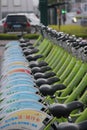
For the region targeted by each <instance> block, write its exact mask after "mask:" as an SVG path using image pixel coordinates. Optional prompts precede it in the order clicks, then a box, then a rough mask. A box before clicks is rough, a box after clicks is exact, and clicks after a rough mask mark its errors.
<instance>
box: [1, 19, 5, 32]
mask: <svg viewBox="0 0 87 130" xmlns="http://www.w3.org/2000/svg"><path fill="white" fill-rule="evenodd" d="M5 20H6V18H3V19H1V20H0V33H2V32H3V24H4V22H5Z"/></svg>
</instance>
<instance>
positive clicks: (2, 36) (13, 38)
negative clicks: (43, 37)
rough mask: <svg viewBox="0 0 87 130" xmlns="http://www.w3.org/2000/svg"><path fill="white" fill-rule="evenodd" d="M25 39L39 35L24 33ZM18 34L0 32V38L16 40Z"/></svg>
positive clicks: (35, 37)
mask: <svg viewBox="0 0 87 130" xmlns="http://www.w3.org/2000/svg"><path fill="white" fill-rule="evenodd" d="M23 37H24V38H27V39H37V38H38V37H39V34H25V35H24V36H23ZM17 39H18V36H17V34H0V40H17Z"/></svg>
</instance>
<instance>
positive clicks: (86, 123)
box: [52, 120, 87, 130]
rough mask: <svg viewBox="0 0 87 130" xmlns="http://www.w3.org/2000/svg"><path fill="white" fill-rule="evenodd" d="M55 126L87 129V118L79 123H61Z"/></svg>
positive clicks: (70, 129)
mask: <svg viewBox="0 0 87 130" xmlns="http://www.w3.org/2000/svg"><path fill="white" fill-rule="evenodd" d="M52 125H53V124H52ZM53 128H54V130H87V120H86V121H82V122H80V123H78V124H76V123H69V122H64V123H59V124H58V125H57V126H54V127H53Z"/></svg>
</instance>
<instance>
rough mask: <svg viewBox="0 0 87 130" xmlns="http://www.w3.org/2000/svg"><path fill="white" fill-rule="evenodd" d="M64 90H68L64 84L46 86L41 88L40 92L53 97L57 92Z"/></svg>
mask: <svg viewBox="0 0 87 130" xmlns="http://www.w3.org/2000/svg"><path fill="white" fill-rule="evenodd" d="M64 88H66V86H65V85H63V84H54V85H48V84H44V85H41V86H40V88H39V91H40V93H42V95H43V96H47V95H50V96H53V95H54V93H55V92H56V91H57V90H62V89H64Z"/></svg>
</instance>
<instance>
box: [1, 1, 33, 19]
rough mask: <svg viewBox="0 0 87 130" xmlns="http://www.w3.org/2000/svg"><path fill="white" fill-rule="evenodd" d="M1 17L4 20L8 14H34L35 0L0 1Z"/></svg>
mask: <svg viewBox="0 0 87 130" xmlns="http://www.w3.org/2000/svg"><path fill="white" fill-rule="evenodd" d="M0 3H1V4H0V5H1V6H0V16H1V17H2V18H3V17H5V16H6V15H7V14H8V13H14V12H15V13H16V12H27V13H28V12H34V6H33V0H0Z"/></svg>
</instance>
